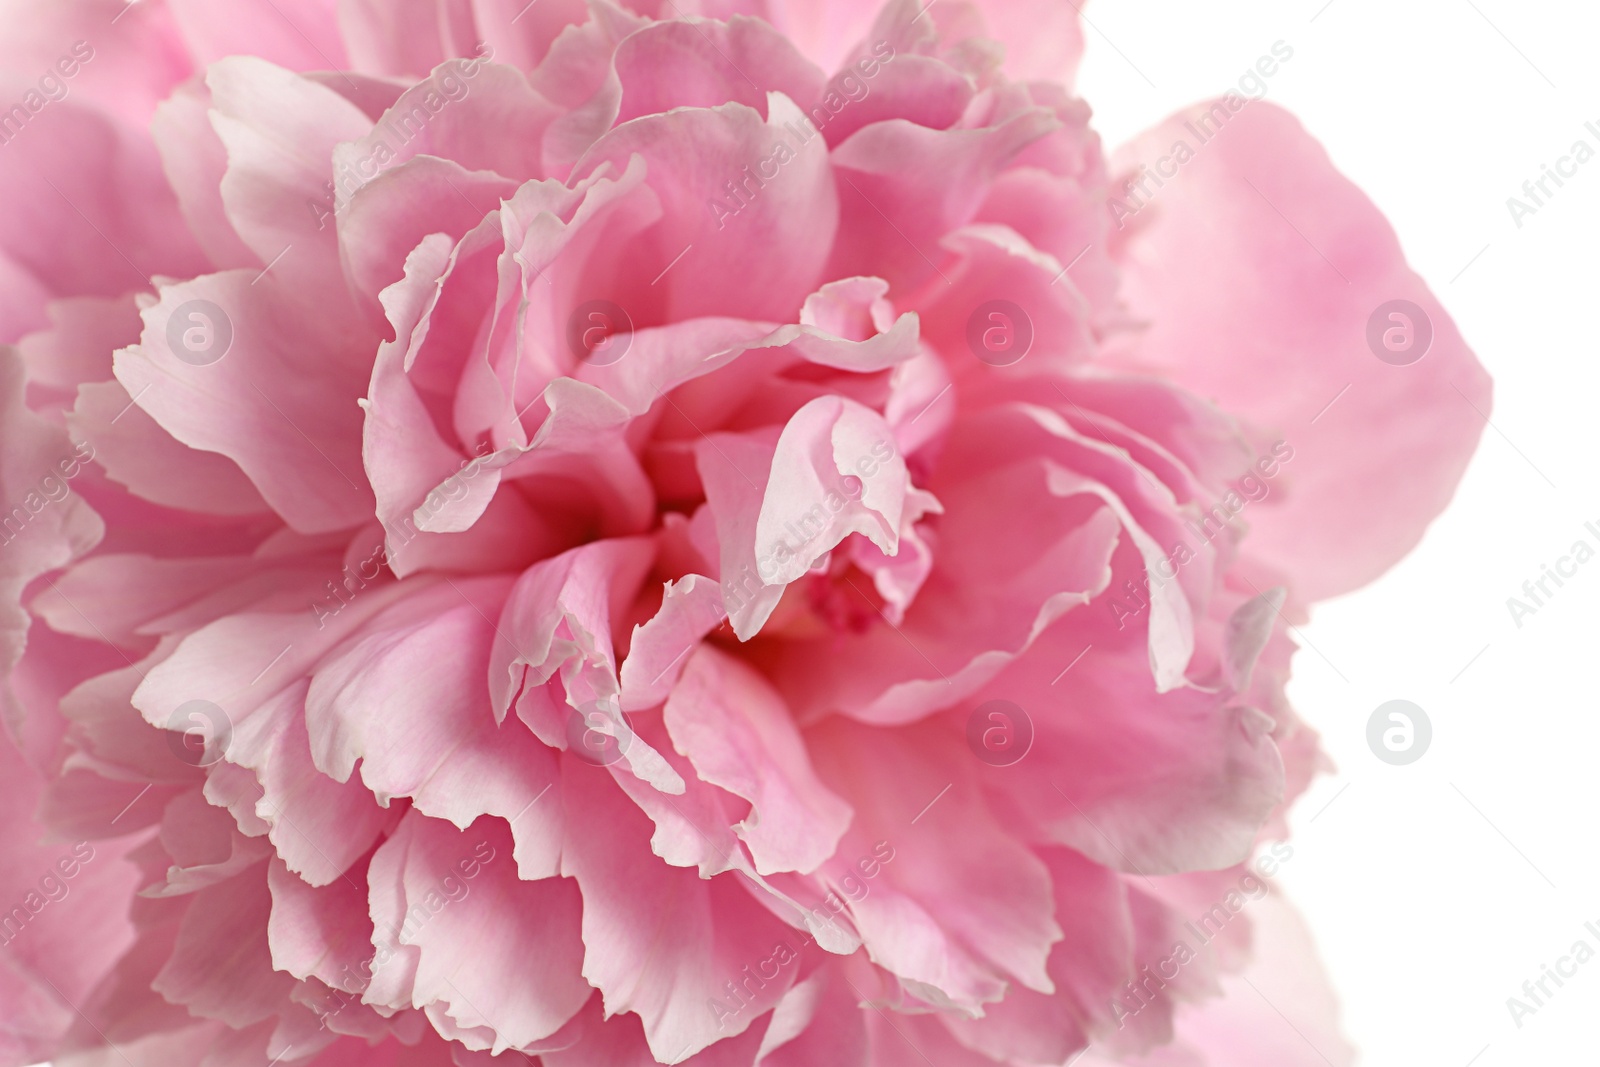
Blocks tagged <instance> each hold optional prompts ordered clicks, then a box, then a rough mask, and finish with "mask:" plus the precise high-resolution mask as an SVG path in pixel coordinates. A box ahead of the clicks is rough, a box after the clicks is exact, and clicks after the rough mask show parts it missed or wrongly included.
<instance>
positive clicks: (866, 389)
mask: <svg viewBox="0 0 1600 1067" xmlns="http://www.w3.org/2000/svg"><path fill="white" fill-rule="evenodd" d="M1110 2H1111V0H1097V5H1098V4H1100V3H1104V4H1107V5H1109V4H1110ZM680 5H681V6H680ZM1094 10H1095V9H1094V8H1093V7H1091V8H1090V15H1091V17H1092V15H1093V13H1094ZM1087 26H1088V24H1087V23H1086V22H1085V21H1084V16H1083V15H1082V13H1081V12H1080V11H1079V10H1078V9H1077V6H1076V5H1074V4H1071V3H1067V2H1065V0H1061V2H1046V0H936V2H934V3H921V2H914V0H889V2H888V3H886V4H883V5H881V6H877V5H876V0H873V2H872V3H868V2H866V0H678V2H674V0H659V2H658V0H581V2H580V0H534V2H532V3H528V2H527V0H142V2H138V3H124V2H123V0H3V2H0V405H3V410H0V512H3V514H0V523H3V534H0V654H3V661H4V669H5V672H6V687H5V693H4V733H5V737H4V738H3V739H0V798H3V803H4V812H5V819H4V820H3V821H0V908H3V909H4V911H3V913H0V942H3V947H0V1065H4V1067H13V1065H15V1067H23V1065H28V1064H33V1063H37V1062H40V1061H44V1060H50V1061H52V1062H54V1063H55V1064H58V1065H61V1067H146V1065H149V1067H269V1065H270V1067H299V1065H304V1067H345V1065H352V1067H487V1065H489V1064H497V1065H509V1067H516V1065H519V1064H534V1065H542V1067H648V1065H652V1064H690V1065H694V1067H757V1065H760V1067H919V1065H931V1067H985V1065H995V1064H999V1065H1009V1067H1046V1065H1054V1067H1062V1065H1067V1064H1078V1065H1080V1067H1107V1065H1110V1064H1129V1065H1144V1067H1295V1065H1304V1067H1319V1065H1337V1067H1345V1065H1348V1064H1351V1063H1353V1062H1354V1057H1355V1051H1354V1048H1353V1046H1352V1045H1351V1043H1350V1042H1349V1041H1348V1039H1347V1038H1346V1036H1345V1035H1344V1033H1343V1031H1342V1030H1341V1023H1340V1019H1339V1014H1338V1009H1337V1006H1336V1000H1335V997H1334V994H1333V992H1332V990H1331V986H1330V984H1329V983H1328V982H1327V980H1326V979H1325V977H1324V975H1323V971H1322V965H1321V964H1320V963H1319V959H1318V953H1317V950H1316V949H1315V948H1314V947H1313V941H1312V936H1311V934H1310V932H1308V929H1307V927H1306V925H1305V923H1303V922H1302V920H1301V919H1300V918H1299V917H1298V916H1297V914H1296V912H1295V911H1294V909H1293V907H1292V906H1291V905H1290V903H1289V901H1288V899H1287V896H1286V893H1285V891H1284V889H1283V887H1282V886H1280V885H1279V884H1278V883H1277V882H1276V881H1275V875H1276V874H1277V872H1278V870H1279V869H1280V868H1282V867H1283V866H1284V865H1285V864H1286V863H1288V862H1289V861H1290V859H1291V857H1293V856H1294V855H1295V841H1294V838H1293V837H1292V835H1291V834H1290V832H1289V831H1290V825H1289V814H1290V810H1291V807H1292V806H1293V805H1295V802H1296V800H1297V798H1299V797H1300V796H1301V795H1302V794H1303V793H1304V792H1305V791H1306V790H1307V789H1308V787H1310V786H1311V784H1312V783H1313V781H1314V779H1316V778H1317V776H1319V775H1322V774H1325V773H1328V772H1331V771H1332V770H1333V763H1332V761H1331V760H1330V759H1329V757H1328V756H1327V755H1326V754H1325V753H1324V752H1323V749H1322V747H1321V744H1320V741H1319V737H1318V733H1317V731H1315V730H1313V729H1312V728H1311V727H1309V726H1308V725H1307V724H1306V723H1305V722H1303V721H1302V719H1301V718H1300V717H1299V716H1298V715H1297V714H1296V711H1295V708H1294V707H1293V706H1292V704H1291V702H1290V700H1289V697H1288V696H1287V695H1286V691H1285V687H1286V685H1287V684H1288V682H1289V679H1290V675H1291V669H1292V667H1294V666H1295V664H1296V663H1297V657H1296V653H1297V649H1300V648H1302V647H1303V645H1304V642H1303V641H1301V640H1299V638H1298V636H1297V628H1298V627H1300V626H1303V625H1304V624H1305V623H1306V622H1307V620H1308V618H1309V610H1310V608H1311V606H1312V605H1314V604H1316V603H1318V602H1319V601H1323V600H1326V599H1328V598H1331V597H1335V596H1339V595H1341V594H1345V593H1348V592H1351V591H1352V590H1355V589H1357V588H1359V587H1361V586H1364V585H1366V584H1367V583H1369V582H1371V581H1373V580H1374V579H1376V578H1378V577H1379V576H1380V575H1382V574H1384V573H1385V572H1386V571H1387V570H1388V569H1389V568H1390V567H1392V566H1393V565H1394V564H1396V563H1397V562H1398V561H1399V560H1400V559H1401V558H1402V557H1404V556H1405V555H1406V554H1407V553H1409V552H1410V551H1411V549H1412V548H1413V547H1415V546H1416V545H1417V544H1418V542H1419V541H1420V540H1421V538H1422V537H1423V534H1424V531H1425V530H1426V529H1427V527H1428V525H1429V524H1430V523H1431V522H1432V521H1433V520H1434V518H1435V517H1436V516H1438V515H1439V514H1440V512H1441V511H1442V510H1443V509H1444V508H1445V505H1446V504H1447V503H1448V502H1449V501H1450V499H1451V496H1452V494H1453V493H1454V491H1455V488H1456V486H1457V483H1458V481H1459V480H1460V479H1461V477H1462V475H1463V472H1464V470H1465V469H1466V466H1467V463H1468V461H1469V459H1470V458H1471V457H1472V455H1473V453H1474V450H1475V448H1476V447H1477V444H1478V442H1479V438H1480V435H1482V434H1483V433H1484V431H1485V427H1486V420H1487V419H1488V418H1489V417H1490V414H1491V412H1492V408H1493V404H1492V398H1491V392H1492V389H1491V383H1490V380H1489V376H1488V375H1487V374H1486V373H1485V372H1484V370H1483V369H1482V368H1481V367H1480V366H1479V364H1478V361H1477V359H1476V358H1475V356H1474V354H1473V352H1472V351H1471V350H1469V348H1468V346H1467V344H1466V343H1465V342H1464V341H1463V339H1462V336H1461V334H1460V333H1459V332H1458V330H1457V327H1456V325H1455V324H1454V322H1453V321H1452V318H1451V316H1450V314H1449V313H1448V312H1447V311H1446V309H1445V307H1444V306H1443V305H1442V304H1441V303H1440V301H1439V299H1438V298H1436V296H1435V295H1434V293H1433V291H1432V290H1430V288H1429V286H1428V284H1426V283H1425V282H1424V281H1423V280H1422V278H1421V277H1420V276H1419V275H1418V274H1417V273H1415V272H1414V271H1413V269H1412V268H1411V267H1410V266H1408V264H1407V260H1406V258H1405V256H1404V255H1403V254H1402V252H1401V248H1400V244H1399V241H1398V239H1397V237H1396V235H1395V232H1394V230H1393V229H1392V228H1391V226H1390V224H1389V223H1388V222H1387V221H1386V220H1385V217H1384V215H1383V214H1382V213H1381V212H1380V211H1379V210H1378V209H1377V208H1376V207H1375V206H1374V205H1373V204H1372V203H1371V202H1370V201H1369V200H1368V198H1367V197H1366V196H1365V195H1364V194H1363V193H1362V192H1361V191H1360V190H1359V189H1358V188H1357V187H1356V186H1355V185H1354V184H1352V183H1351V182H1350V181H1349V180H1347V179H1346V178H1345V177H1343V176H1342V175H1341V174H1340V172H1339V171H1338V170H1336V169H1335V167H1334V165H1333V164H1332V163H1331V162H1330V159H1329V156H1328V154H1327V152H1326V151H1325V150H1324V149H1323V147H1322V146H1321V145H1320V144H1319V143H1318V141H1317V140H1316V139H1315V138H1314V137H1313V136H1312V135H1311V134H1310V133H1308V132H1306V130H1305V129H1304V128H1302V126H1301V124H1300V123H1299V122H1298V121H1297V120H1296V119H1295V118H1294V117H1293V116H1292V115H1291V114H1290V113H1289V112H1288V111H1287V110H1285V109H1283V108H1282V107H1280V106H1279V105H1278V104H1277V103H1275V102H1272V101H1270V100H1267V99H1263V96H1264V95H1265V93H1266V90H1267V86H1268V85H1270V84H1271V83H1272V79H1273V77H1274V75H1275V74H1277V73H1278V71H1279V70H1280V68H1281V67H1282V66H1283V65H1285V64H1291V63H1292V62H1293V57H1294V55H1295V54H1296V50H1295V47H1294V46H1293V44H1292V43H1290V42H1288V41H1284V40H1280V41H1278V42H1276V43H1275V44H1270V45H1268V46H1267V47H1264V48H1263V49H1262V50H1261V57H1260V60H1259V61H1258V62H1257V63H1256V64H1255V65H1254V66H1252V67H1251V68H1250V69H1249V70H1247V71H1245V72H1244V77H1242V78H1239V79H1238V80H1237V81H1236V83H1235V84H1234V85H1233V87H1232V88H1230V89H1228V90H1227V91H1226V92H1224V93H1222V94H1221V95H1218V96H1216V97H1215V98H1213V99H1207V100H1203V101H1200V102H1197V103H1195V104H1194V105H1193V106H1190V107H1188V108H1186V109H1184V110H1182V111H1179V112H1177V113H1175V114H1173V115H1172V117H1171V118H1170V119H1168V120H1166V121H1165V122H1162V123H1160V124H1158V125H1157V126H1155V127H1154V128H1152V129H1150V130H1149V131H1148V132H1146V133H1144V134H1142V135H1141V136H1139V137H1137V138H1135V139H1133V140H1132V141H1131V142H1129V143H1128V144H1127V145H1125V146H1123V147H1121V148H1117V149H1115V150H1113V149H1112V148H1111V147H1109V146H1107V145H1106V144H1103V143H1102V141H1101V139H1100V137H1099V136H1098V135H1097V134H1096V132H1095V125H1094V122H1093V119H1092V116H1091V110H1090V106H1089V104H1088V103H1086V102H1085V100H1084V99H1082V98H1080V96H1079V95H1077V90H1076V89H1075V83H1076V80H1077V69H1078V66H1079V61H1080V57H1081V56H1082V55H1083V53H1084V51H1085V45H1086V40H1087V42H1088V46H1089V47H1090V48H1093V47H1096V44H1097V41H1096V39H1095V38H1094V37H1093V36H1092V35H1088V36H1087V37H1086V32H1087ZM1463 401H1465V402H1463ZM1330 411H1331V412H1333V413H1335V414H1328V413H1329V412H1330ZM1335 415H1336V416H1337V417H1335ZM1397 471H1402V472H1403V476H1396V472H1397ZM1441 1062H1443V1061H1441Z"/></svg>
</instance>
